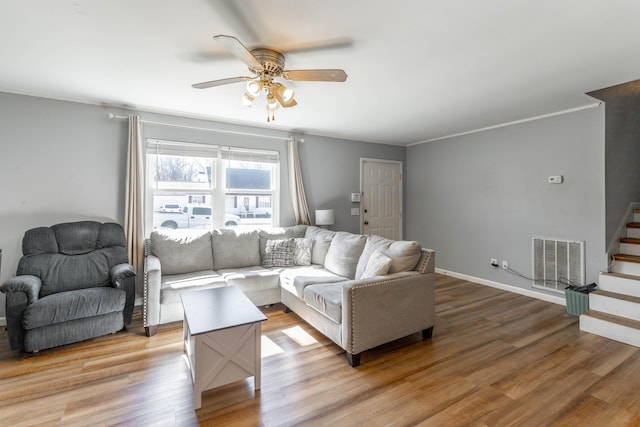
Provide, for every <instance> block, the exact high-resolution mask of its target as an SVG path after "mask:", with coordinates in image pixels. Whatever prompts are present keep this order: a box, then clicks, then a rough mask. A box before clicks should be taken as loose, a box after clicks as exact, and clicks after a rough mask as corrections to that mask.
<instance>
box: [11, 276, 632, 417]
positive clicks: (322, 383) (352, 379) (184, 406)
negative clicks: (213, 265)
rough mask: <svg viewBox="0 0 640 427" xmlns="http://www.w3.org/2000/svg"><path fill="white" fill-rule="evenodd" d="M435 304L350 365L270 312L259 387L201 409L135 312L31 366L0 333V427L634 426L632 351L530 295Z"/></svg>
mask: <svg viewBox="0 0 640 427" xmlns="http://www.w3.org/2000/svg"><path fill="white" fill-rule="evenodd" d="M436 295H437V321H436V326H435V330H434V336H433V339H432V340H428V341H422V339H421V335H420V333H417V334H415V335H414V336H410V337H407V338H405V339H402V340H400V341H398V342H395V343H392V344H390V345H386V346H383V347H381V348H377V349H374V350H372V351H368V352H365V353H364V354H363V355H362V365H361V366H360V367H358V368H355V369H354V368H351V367H350V366H349V365H348V364H347V361H346V359H345V357H344V353H343V352H342V351H340V349H339V348H338V347H337V346H335V345H334V344H332V343H331V342H329V341H328V340H327V339H326V338H324V337H323V336H322V335H321V334H319V333H317V332H316V331H315V330H314V329H313V328H311V327H310V326H308V325H306V324H305V323H304V322H303V321H301V320H300V319H299V318H298V317H297V316H296V315H295V314H293V313H290V314H284V313H282V311H281V307H280V306H274V307H273V308H270V309H265V310H264V311H265V313H266V315H267V317H268V318H269V320H268V321H266V322H264V323H263V335H265V336H266V337H267V338H268V339H269V340H270V341H271V342H273V343H274V344H275V346H277V348H278V349H279V351H280V352H279V353H277V354H272V355H269V356H267V355H266V354H264V353H266V352H267V351H268V350H269V349H270V346H266V345H265V346H263V367H262V390H261V391H259V392H257V393H254V392H253V380H252V379H249V380H246V381H241V382H237V383H234V384H231V385H228V386H225V387H222V388H220V389H216V390H211V391H207V392H205V393H204V394H203V399H202V409H199V410H198V411H197V412H196V411H194V410H193V406H192V405H193V395H192V385H191V379H190V377H189V373H188V369H187V366H186V364H185V362H184V360H183V353H182V343H181V339H182V326H181V324H173V325H167V326H164V327H162V328H161V329H160V331H159V333H158V334H157V335H156V336H154V337H152V338H146V337H145V336H144V335H143V328H142V324H141V319H140V316H139V313H138V315H137V316H136V318H135V319H134V323H133V324H132V326H131V327H130V328H129V330H128V331H126V332H120V333H118V334H115V335H110V336H107V337H102V338H99V339H95V340H90V341H86V342H83V343H80V344H74V345H69V346H64V347H59V348H56V349H52V350H45V351H41V352H40V353H39V354H37V355H28V356H24V355H16V354H13V353H11V352H10V351H9V350H8V340H7V338H6V333H2V334H0V425H7V426H22V425H47V426H55V425H82V426H89V425H91V426H95V425H131V426H147V425H149V426H158V425H160V426H162V425H167V426H172V425H179V426H191V425H234V426H235V425H238V426H260V425H264V426H281V425H284V426H289V425H305V426H306V425H312V426H315V425H318V426H353V425H366V426H387V425H398V426H401V425H422V426H427V425H433V426H457V425H474V426H485V425H486V426H502V425H518V426H527V425H530V426H547V425H566V426H598V427H600V426H625V425H640V399H638V396H639V391H640V352H639V350H638V349H637V348H635V347H631V346H628V345H625V344H621V343H617V342H615V341H610V340H607V339H605V338H601V337H598V336H595V335H591V334H588V333H584V332H581V331H579V328H578V322H577V318H576V317H572V316H569V315H567V314H566V313H565V309H564V307H562V306H559V305H555V304H551V303H546V302H543V301H540V300H536V299H532V298H528V297H525V296H521V295H517V294H512V293H508V292H504V291H500V290H497V289H493V288H489V287H485V286H481V285H477V284H474V283H470V282H467V281H463V280H458V279H455V278H451V277H446V276H438V277H437V285H436ZM384 303H385V302H384V301H382V302H381V304H384ZM301 332H302V333H301ZM304 333H306V335H305V334H304ZM300 335H302V336H300ZM291 336H293V337H295V339H294V338H291ZM296 340H298V341H299V342H297V341H296ZM275 346H273V347H274V348H275Z"/></svg>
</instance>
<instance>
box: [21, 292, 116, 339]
mask: <svg viewBox="0 0 640 427" xmlns="http://www.w3.org/2000/svg"><path fill="white" fill-rule="evenodd" d="M125 300H126V294H125V291H123V290H122V289H115V288H89V289H80V290H77V291H71V292H60V293H57V294H53V295H49V296H47V297H44V298H40V299H39V300H38V301H36V302H34V303H33V304H30V305H28V306H27V308H26V309H25V310H24V315H23V318H22V326H24V328H25V329H26V330H31V329H35V328H39V327H41V326H49V325H53V324H56V323H64V322H68V321H71V320H76V319H84V318H87V317H94V316H100V315H102V314H108V313H114V312H119V311H120V312H121V311H122V310H124V304H125Z"/></svg>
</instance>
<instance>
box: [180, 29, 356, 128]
mask: <svg viewBox="0 0 640 427" xmlns="http://www.w3.org/2000/svg"><path fill="white" fill-rule="evenodd" d="M213 38H214V39H215V40H216V41H217V42H218V43H220V44H221V45H223V46H224V47H225V48H226V49H227V50H228V51H229V52H231V53H232V54H233V55H234V56H236V57H237V58H238V59H240V60H241V61H242V62H244V63H245V64H247V65H248V66H249V71H251V72H252V73H253V76H239V77H230V78H226V79H218V80H211V81H208V82H202V83H196V84H193V85H191V86H192V87H194V88H196V89H206V88H210V87H215V86H222V85H226V84H231V83H239V82H245V81H246V82H247V85H246V90H245V93H244V95H242V103H243V104H244V105H246V106H248V107H250V106H251V105H252V104H253V101H254V100H255V99H256V98H257V97H258V96H259V95H260V93H261V92H265V93H266V97H267V122H270V121H273V120H275V114H274V111H275V110H276V108H278V106H282V107H284V108H289V107H293V106H295V105H297V102H296V101H295V99H294V93H293V90H292V89H291V88H288V87H287V86H285V85H284V84H282V83H280V82H279V81H277V80H275V79H276V78H282V79H284V80H289V81H316V82H344V81H345V80H347V73H345V72H344V70H340V69H320V70H285V69H284V55H283V54H282V53H280V52H278V51H276V50H273V49H267V48H264V47H259V48H256V49H252V50H249V49H247V48H246V47H245V46H244V45H243V44H242V43H241V42H240V40H238V39H237V38H235V37H233V36H226V35H223V34H220V35H217V36H214V37H213Z"/></svg>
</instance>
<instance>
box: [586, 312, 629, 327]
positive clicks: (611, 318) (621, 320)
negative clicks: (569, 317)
mask: <svg viewBox="0 0 640 427" xmlns="http://www.w3.org/2000/svg"><path fill="white" fill-rule="evenodd" d="M582 316H587V317H592V318H594V319H599V320H604V321H606V322H611V323H615V324H617V325H621V326H627V327H629V328H633V329H638V330H640V320H633V319H629V318H626V317H620V316H616V315H614V314H609V313H603V312H602V311H596V310H587V311H585V312H584V313H582Z"/></svg>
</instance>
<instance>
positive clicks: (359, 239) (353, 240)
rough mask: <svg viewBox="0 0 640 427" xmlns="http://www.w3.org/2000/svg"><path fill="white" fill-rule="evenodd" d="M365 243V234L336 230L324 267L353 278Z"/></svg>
mask: <svg viewBox="0 0 640 427" xmlns="http://www.w3.org/2000/svg"><path fill="white" fill-rule="evenodd" d="M366 243H367V236H363V235H361V234H351V233H347V232H344V231H338V232H337V233H336V235H335V236H334V237H333V239H332V240H331V245H330V246H329V250H328V251H327V256H326V258H325V260H324V268H326V269H327V270H329V271H330V272H332V273H335V274H338V275H340V276H344V277H348V278H350V279H355V275H356V267H357V265H358V260H359V259H360V255H361V254H362V251H363V250H364V246H365V244H366ZM416 262H417V260H416Z"/></svg>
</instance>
